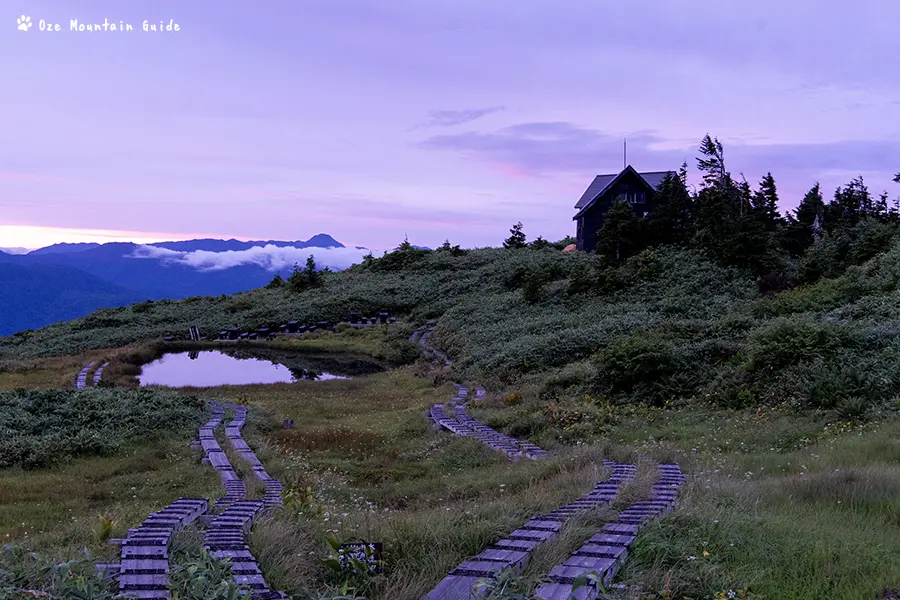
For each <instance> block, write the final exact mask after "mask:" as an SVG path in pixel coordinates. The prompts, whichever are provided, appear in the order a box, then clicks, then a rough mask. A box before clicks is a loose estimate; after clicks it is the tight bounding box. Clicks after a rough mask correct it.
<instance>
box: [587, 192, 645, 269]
mask: <svg viewBox="0 0 900 600" xmlns="http://www.w3.org/2000/svg"><path fill="white" fill-rule="evenodd" d="M641 241H642V240H641V224H640V221H639V220H638V218H637V216H635V214H634V211H633V210H632V209H631V206H629V205H628V203H627V202H622V201H621V200H619V201H616V202H614V203H613V205H612V206H611V207H610V208H609V210H608V211H607V212H606V216H605V219H604V222H603V227H601V228H600V229H599V230H598V231H597V253H598V254H600V255H602V256H605V257H606V258H608V259H610V260H616V261H620V260H625V259H626V258H628V257H629V256H632V255H634V254H636V253H637V252H638V251H640V250H641V249H642V248H641Z"/></svg>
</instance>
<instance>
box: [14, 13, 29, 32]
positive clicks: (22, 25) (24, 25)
mask: <svg viewBox="0 0 900 600" xmlns="http://www.w3.org/2000/svg"><path fill="white" fill-rule="evenodd" d="M16 25H18V26H19V31H28V30H29V29H30V28H31V17H26V16H25V15H22V16H21V17H19V18H18V19H16Z"/></svg>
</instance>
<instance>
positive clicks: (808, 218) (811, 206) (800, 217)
mask: <svg viewBox="0 0 900 600" xmlns="http://www.w3.org/2000/svg"><path fill="white" fill-rule="evenodd" d="M824 217H825V202H824V200H823V199H822V190H821V188H820V186H819V184H818V183H816V184H815V185H814V186H813V187H812V188H810V190H809V191H808V192H806V195H805V196H804V197H803V200H801V201H800V205H799V206H798V207H797V208H796V210H795V211H794V214H793V215H792V214H788V218H787V226H786V227H785V235H784V248H785V250H787V251H788V252H789V253H790V254H791V255H792V256H800V255H801V254H803V253H804V252H806V249H807V248H809V247H810V246H812V244H813V242H814V241H815V239H816V235H817V234H818V235H819V236H820V237H821V234H822V227H823V225H824V223H823V219H824Z"/></svg>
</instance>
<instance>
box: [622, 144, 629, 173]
mask: <svg viewBox="0 0 900 600" xmlns="http://www.w3.org/2000/svg"><path fill="white" fill-rule="evenodd" d="M627 167H628V138H625V139H624V140H622V168H623V169H625V168H627Z"/></svg>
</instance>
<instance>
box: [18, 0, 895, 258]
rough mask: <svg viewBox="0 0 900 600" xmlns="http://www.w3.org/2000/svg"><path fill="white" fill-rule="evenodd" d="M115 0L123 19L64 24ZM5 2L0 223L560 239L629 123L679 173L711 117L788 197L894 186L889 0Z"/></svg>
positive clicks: (635, 154) (350, 240) (615, 154)
mask: <svg viewBox="0 0 900 600" xmlns="http://www.w3.org/2000/svg"><path fill="white" fill-rule="evenodd" d="M76 5H77V6H78V8H74V7H75V6H76ZM21 15H27V16H29V17H30V18H31V20H32V22H33V24H34V25H33V27H32V28H31V29H30V30H29V31H27V32H22V31H18V30H17V28H16V18H17V17H19V16H21ZM104 18H107V19H109V21H111V22H115V23H118V22H119V21H125V22H127V23H131V24H133V25H134V26H135V31H132V32H124V33H119V32H99V33H91V32H72V31H69V21H70V19H78V20H79V21H82V22H101V23H102V22H103V20H104ZM170 18H171V19H174V20H175V22H176V23H178V24H179V26H180V28H181V30H180V31H178V32H162V33H152V32H144V31H142V28H141V23H142V21H143V20H144V19H148V20H150V21H156V22H158V21H160V20H165V21H168V20H169V19H170ZM0 19H2V21H0V22H2V23H3V25H2V26H0V55H2V56H3V57H4V60H2V61H0V77H2V81H3V82H4V85H3V93H2V94H0V110H2V113H3V114H4V115H5V121H4V123H5V124H4V125H3V126H2V127H0V246H26V247H35V246H40V245H45V244H47V243H52V242H56V241H64V240H65V241H81V240H84V239H90V238H92V237H93V238H98V239H99V241H105V240H107V239H112V238H122V237H124V238H128V239H135V240H138V241H153V240H159V239H185V238H192V237H201V236H203V237H206V236H209V237H237V238H240V239H307V238H309V237H310V236H311V235H314V234H316V233H319V232H327V233H330V234H331V235H333V236H334V237H335V238H337V239H338V240H340V241H342V242H344V243H345V244H348V245H365V246H369V247H371V248H376V249H378V248H390V247H393V246H395V245H396V244H397V243H398V242H399V241H401V240H402V239H403V236H404V234H408V235H409V239H410V241H411V242H412V243H414V244H422V245H429V246H435V245H438V244H440V243H441V242H442V241H443V240H444V239H445V238H449V239H450V240H451V241H452V242H453V243H459V244H462V245H463V246H483V245H498V244H499V243H500V242H501V241H502V239H503V238H504V237H506V236H507V235H508V229H509V227H510V226H511V225H512V224H513V223H515V222H516V221H518V220H521V221H522V222H523V223H524V225H525V232H526V233H527V234H528V236H529V239H531V238H533V237H534V236H536V235H539V234H540V235H543V236H544V237H545V238H551V239H558V238H560V237H562V236H564V235H566V234H573V233H574V231H575V227H574V224H573V222H572V220H571V218H572V216H573V215H574V213H575V211H574V210H573V206H574V204H575V202H576V201H577V200H578V198H579V196H580V195H581V193H582V192H583V191H584V188H585V187H586V186H587V185H588V183H590V180H591V179H592V178H593V176H594V175H596V174H598V173H607V172H617V171H618V170H620V169H621V167H622V138H623V137H625V136H627V137H628V159H629V162H630V163H631V164H632V165H633V166H635V168H637V169H638V170H648V171H651V170H663V169H667V168H672V169H676V168H678V166H679V165H680V164H681V162H682V161H684V160H687V161H688V163H689V166H690V168H691V170H692V171H694V169H695V165H696V163H695V160H694V158H695V156H696V154H697V152H696V148H697V145H698V142H699V140H700V139H701V138H702V136H703V135H704V134H705V133H707V132H709V133H710V134H712V135H716V136H718V137H719V138H720V140H722V142H723V143H724V144H725V157H726V164H727V166H728V168H729V170H731V171H732V172H733V173H735V174H736V175H737V174H739V173H741V172H742V173H744V175H745V176H746V177H747V179H748V180H749V181H750V182H751V183H753V184H754V185H755V184H756V183H757V182H758V181H759V178H760V177H761V176H762V175H763V174H764V173H765V172H766V171H768V170H771V171H772V173H773V174H774V175H775V178H776V182H777V183H778V186H779V190H780V192H781V197H782V209H786V208H792V207H794V206H796V204H797V202H798V201H799V198H800V197H801V196H802V194H803V193H804V192H805V191H806V190H807V189H808V188H809V187H810V186H811V185H812V184H813V183H815V181H817V180H818V181H820V182H821V183H822V185H823V187H824V189H825V190H826V193H827V195H829V196H830V195H831V194H832V193H833V190H834V187H836V186H837V185H840V184H844V183H846V182H847V181H849V180H850V179H851V178H852V177H854V176H856V175H858V174H862V175H863V176H864V177H865V179H866V181H867V183H868V184H869V186H870V189H871V190H872V191H873V192H875V193H877V192H880V191H881V190H883V189H887V190H888V191H889V192H890V193H891V196H892V197H894V196H897V195H898V194H900V186H898V185H897V184H894V183H892V182H891V177H892V176H893V174H894V173H896V172H897V171H900V70H898V68H897V64H898V63H897V61H898V58H897V57H898V56H900V35H898V29H897V24H898V23H900V3H896V2H890V1H887V0H857V1H856V2H852V3H846V2H829V3H828V7H827V10H825V9H824V8H823V4H822V3H821V2H820V1H819V0H791V1H790V2H784V1H783V0H779V1H778V2H775V1H772V0H753V1H752V2H751V1H746V0H741V1H734V2H722V1H716V2H713V1H700V0H681V1H679V2H669V1H667V0H656V1H649V0H621V1H620V0H604V1H602V2H599V1H598V2H588V1H585V0H577V1H576V0H554V1H553V2H548V1H546V0H517V1H515V2H513V1H512V0H452V1H451V0H427V1H423V0H379V1H377V2H373V1H371V0H304V1H298V0H292V1H289V0H267V1H266V2H256V3H254V2H246V1H244V2H236V1H233V0H224V1H220V2H185V1H184V0H178V1H175V0H129V1H127V2H123V1H122V0H106V1H104V0H82V1H80V2H78V3H74V2H71V0H56V1H50V0H5V1H4V2H3V11H2V14H0ZM40 20H44V21H45V22H47V23H59V24H60V25H61V28H62V31H59V32H42V31H39V23H40Z"/></svg>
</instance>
